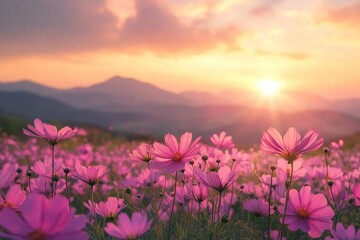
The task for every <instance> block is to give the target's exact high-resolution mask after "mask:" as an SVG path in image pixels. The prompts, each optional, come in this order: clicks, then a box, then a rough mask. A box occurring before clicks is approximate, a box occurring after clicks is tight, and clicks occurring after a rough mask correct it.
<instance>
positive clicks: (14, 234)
mask: <svg viewBox="0 0 360 240" xmlns="http://www.w3.org/2000/svg"><path fill="white" fill-rule="evenodd" d="M20 210H21V213H22V217H20V216H19V215H18V214H16V213H15V212H14V211H12V210H10V209H8V208H5V209H3V210H2V211H0V226H1V227H3V228H4V229H6V230H2V231H3V232H0V236H2V237H6V238H11V239H19V240H22V239H23V240H29V239H31V240H32V239H36V240H37V239H52V240H67V239H80V240H82V239H84V240H85V239H88V236H87V234H86V233H85V232H83V231H82V229H83V228H84V227H85V225H86V222H87V218H86V217H85V216H84V215H79V216H76V217H74V216H73V213H72V212H70V210H69V206H68V202H67V200H66V198H65V197H62V196H56V197H54V198H53V199H50V200H49V199H47V198H46V197H45V196H43V195H39V194H30V195H29V197H28V198H27V199H26V200H25V201H24V203H23V204H22V206H21V207H20Z"/></svg>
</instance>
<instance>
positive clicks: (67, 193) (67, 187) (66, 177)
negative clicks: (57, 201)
mask: <svg viewBox="0 0 360 240" xmlns="http://www.w3.org/2000/svg"><path fill="white" fill-rule="evenodd" d="M65 185H66V195H67V198H68V201H69V209H70V210H71V200H70V191H69V184H68V174H67V173H66V174H65Z"/></svg>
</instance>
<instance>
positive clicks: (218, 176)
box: [194, 166, 237, 192]
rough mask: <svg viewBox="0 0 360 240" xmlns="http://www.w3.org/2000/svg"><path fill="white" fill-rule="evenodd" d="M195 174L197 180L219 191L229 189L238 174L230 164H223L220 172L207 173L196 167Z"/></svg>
mask: <svg viewBox="0 0 360 240" xmlns="http://www.w3.org/2000/svg"><path fill="white" fill-rule="evenodd" d="M194 169H195V176H196V178H197V180H198V181H199V182H200V183H202V184H204V185H205V186H207V187H211V188H214V189H215V190H216V191H218V192H222V191H224V190H225V189H227V188H228V187H229V186H231V184H233V183H234V182H235V181H236V180H237V174H236V172H235V171H232V170H231V169H230V168H229V167H228V166H223V167H221V168H220V169H219V171H218V172H209V173H205V172H203V171H202V170H201V169H200V168H198V167H195V168H194Z"/></svg>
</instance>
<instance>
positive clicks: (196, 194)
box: [185, 184, 209, 203]
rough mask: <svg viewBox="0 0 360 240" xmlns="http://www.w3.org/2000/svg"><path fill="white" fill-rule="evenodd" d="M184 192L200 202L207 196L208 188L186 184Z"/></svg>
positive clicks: (201, 185)
mask: <svg viewBox="0 0 360 240" xmlns="http://www.w3.org/2000/svg"><path fill="white" fill-rule="evenodd" d="M185 192H186V193H187V195H188V196H189V197H190V198H191V199H192V200H194V201H196V202H198V203H201V202H203V201H204V200H206V199H208V198H209V190H208V188H207V187H206V186H205V185H203V184H199V185H190V186H189V185H186V188H185Z"/></svg>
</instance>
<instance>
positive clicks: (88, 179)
mask: <svg viewBox="0 0 360 240" xmlns="http://www.w3.org/2000/svg"><path fill="white" fill-rule="evenodd" d="M108 171H109V169H107V168H106V167H105V166H103V165H98V166H89V167H86V166H82V165H81V164H80V163H76V164H75V172H74V174H73V177H74V178H77V179H80V180H81V181H83V182H85V183H87V184H89V185H90V186H94V185H95V184H97V183H98V182H99V181H100V180H101V179H102V178H103V177H104V176H105V175H106V174H107V173H108Z"/></svg>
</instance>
